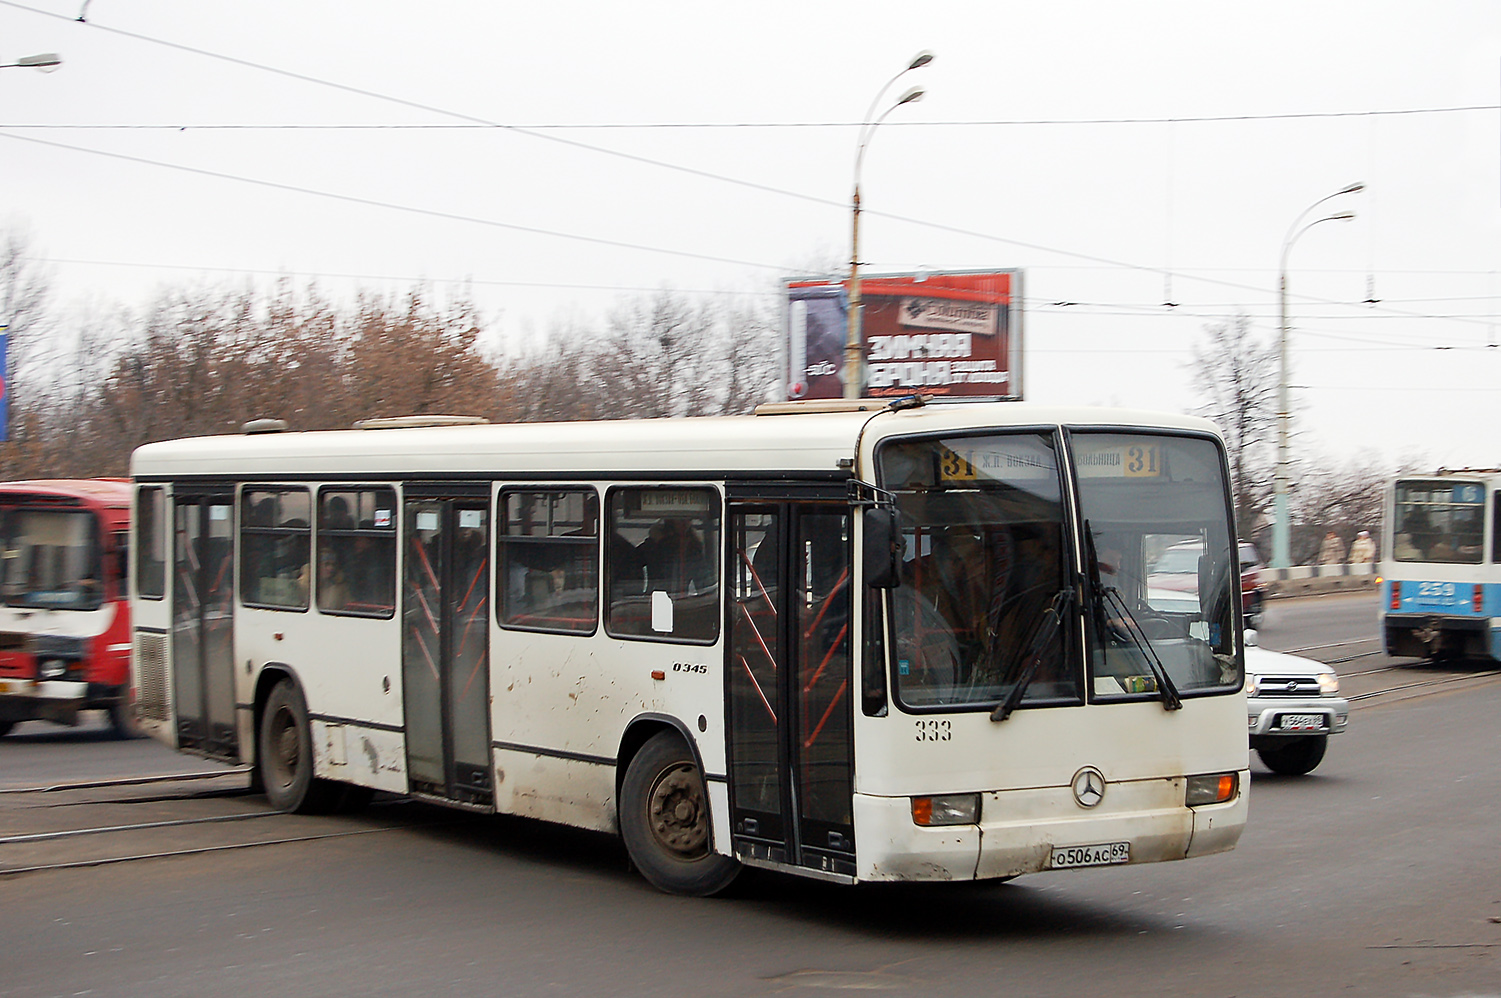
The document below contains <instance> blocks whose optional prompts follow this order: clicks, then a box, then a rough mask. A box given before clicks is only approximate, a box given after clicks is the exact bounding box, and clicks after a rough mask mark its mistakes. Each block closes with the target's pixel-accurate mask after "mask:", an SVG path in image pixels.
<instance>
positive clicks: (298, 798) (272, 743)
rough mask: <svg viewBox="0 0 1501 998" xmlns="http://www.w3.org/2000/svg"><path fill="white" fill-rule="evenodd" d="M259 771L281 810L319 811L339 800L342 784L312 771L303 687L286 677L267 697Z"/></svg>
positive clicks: (270, 797) (258, 753) (258, 751)
mask: <svg viewBox="0 0 1501 998" xmlns="http://www.w3.org/2000/svg"><path fill="white" fill-rule="evenodd" d="M255 767H256V772H257V773H258V774H259V775H260V778H261V783H262V785H263V786H264V788H265V791H266V799H267V800H269V801H270V802H271V806H272V807H274V808H276V809H277V810H278V811H286V812H288V813H291V814H320V813H323V812H326V811H328V810H330V809H331V808H332V807H333V806H334V805H335V804H337V803H338V798H339V791H340V790H341V789H342V787H340V785H339V784H337V783H333V782H331V781H328V780H320V779H318V778H317V777H315V776H314V775H313V735H312V730H311V728H310V727H309V726H308V717H307V703H306V702H305V701H304V700H303V698H302V691H301V690H299V689H298V688H297V686H296V684H294V683H292V682H291V681H290V680H286V679H283V680H282V681H281V682H279V683H277V684H276V686H274V687H273V688H272V690H271V694H270V695H269V696H268V697H266V708H265V710H264V711H262V713H261V730H260V736H259V739H258V741H257V743H256V754H255Z"/></svg>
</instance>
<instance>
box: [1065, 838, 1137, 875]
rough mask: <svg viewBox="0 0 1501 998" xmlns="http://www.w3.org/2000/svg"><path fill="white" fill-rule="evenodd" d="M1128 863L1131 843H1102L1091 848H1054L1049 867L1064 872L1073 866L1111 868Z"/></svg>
mask: <svg viewBox="0 0 1501 998" xmlns="http://www.w3.org/2000/svg"><path fill="white" fill-rule="evenodd" d="M1129 862H1131V843H1129V842H1104V843H1101V844H1100V845H1093V846H1054V847H1053V861H1052V863H1051V864H1049V865H1051V866H1052V868H1053V869H1055V870H1065V869H1068V868H1070V867H1074V866H1113V865H1114V864H1116V863H1129Z"/></svg>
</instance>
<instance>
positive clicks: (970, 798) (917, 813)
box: [912, 794, 980, 825]
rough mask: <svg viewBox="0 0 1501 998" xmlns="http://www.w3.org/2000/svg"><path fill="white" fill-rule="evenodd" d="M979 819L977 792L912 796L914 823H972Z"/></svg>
mask: <svg viewBox="0 0 1501 998" xmlns="http://www.w3.org/2000/svg"><path fill="white" fill-rule="evenodd" d="M979 820H980V795H979V794H943V795H941V796H932V797H914V798H912V823H913V824H914V825H973V824H976V823H977V822H978V821H979Z"/></svg>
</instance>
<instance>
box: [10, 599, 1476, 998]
mask: <svg viewBox="0 0 1501 998" xmlns="http://www.w3.org/2000/svg"><path fill="white" fill-rule="evenodd" d="M1333 599H1336V598H1333V597H1326V598H1324V599H1322V600H1319V601H1284V602H1283V603H1281V604H1280V605H1278V606H1276V607H1274V612H1272V613H1270V614H1269V615H1268V621H1267V625H1266V627H1264V628H1263V635H1264V637H1265V640H1264V643H1265V644H1267V646H1268V647H1283V648H1292V647H1307V646H1309V645H1318V644H1330V642H1328V641H1324V640H1319V639H1320V638H1322V637H1325V636H1328V635H1331V634H1337V633H1338V631H1337V630H1336V628H1338V627H1341V626H1346V625H1345V624H1341V623H1339V622H1338V620H1339V619H1343V618H1345V617H1352V618H1359V617H1360V616H1361V615H1363V614H1365V613H1366V612H1367V610H1370V624H1369V629H1370V630H1371V631H1373V630H1374V609H1373V607H1370V606H1366V605H1361V604H1360V603H1359V602H1358V598H1357V599H1356V600H1351V599H1350V598H1348V597H1340V598H1338V599H1344V600H1346V602H1345V603H1337V602H1330V600H1333ZM1294 603H1296V604H1297V605H1293V604H1294ZM1367 603H1369V600H1367ZM1325 614H1333V616H1334V617H1335V618H1338V619H1336V620H1335V621H1333V622H1329V621H1324V622H1319V621H1318V618H1320V617H1322V616H1323V615H1325ZM1310 620H1312V621H1314V622H1313V623H1310ZM1348 626H1350V627H1351V628H1352V629H1353V630H1354V631H1357V632H1358V630H1359V628H1360V626H1361V624H1360V623H1359V620H1358V619H1353V620H1351V621H1348ZM1279 628H1282V629H1283V630H1279ZM1306 628H1311V630H1305V629H1306ZM1310 633H1311V634H1312V638H1311V639H1310V638H1309V637H1308V636H1307V635H1308V634H1310ZM1355 637H1357V638H1358V637H1359V634H1358V633H1357V634H1355ZM1274 642H1275V643H1274ZM1288 642H1291V643H1288ZM1300 642H1301V643H1300ZM1358 647H1362V648H1363V647H1364V646H1358ZM1324 651H1325V652H1326V653H1327V657H1330V658H1331V659H1332V658H1337V657H1342V653H1341V652H1340V651H1339V650H1338V649H1337V648H1329V649H1324ZM1345 653H1348V646H1347V647H1346V651H1345ZM1318 657H1326V656H1325V655H1320V656H1318ZM1341 668H1342V670H1343V669H1344V668H1345V667H1344V666H1341ZM1350 668H1351V669H1352V671H1357V672H1358V671H1364V670H1371V671H1372V677H1373V678H1371V679H1370V680H1369V681H1370V682H1371V683H1375V684H1377V685H1376V686H1374V687H1373V688H1374V689H1378V690H1379V689H1382V688H1395V687H1398V686H1400V685H1402V684H1403V683H1405V682H1408V681H1410V680H1411V679H1413V678H1414V677H1420V678H1422V677H1426V676H1427V675H1428V674H1427V673H1425V672H1423V671H1422V670H1423V669H1424V668H1425V667H1423V666H1416V667H1414V666H1410V665H1406V664H1399V663H1392V662H1390V661H1389V660H1386V659H1385V658H1384V657H1382V656H1380V655H1379V654H1378V655H1366V654H1362V655H1360V657H1358V658H1356V659H1354V660H1352V662H1351V665H1350ZM1414 669H1416V670H1417V671H1414ZM1489 671H1490V670H1489V667H1488V666H1484V665H1474V666H1467V667H1462V668H1461V669H1459V670H1450V672H1449V673H1446V674H1452V675H1453V676H1454V677H1455V678H1454V679H1453V681H1452V682H1446V683H1444V684H1441V685H1437V686H1430V687H1425V688H1423V689H1422V690H1420V691H1417V692H1414V691H1407V692H1406V693H1403V694H1399V695H1391V696H1387V695H1376V696H1372V697H1369V698H1366V699H1362V700H1361V701H1359V703H1358V704H1357V711H1356V714H1355V716H1354V718H1353V720H1352V721H1351V726H1350V730H1349V731H1348V732H1347V733H1346V734H1344V735H1341V736H1339V737H1338V738H1336V739H1334V740H1333V741H1332V742H1331V746H1330V750H1329V753H1328V756H1327V757H1326V759H1325V760H1324V762H1323V763H1322V764H1321V765H1320V767H1319V768H1318V769H1317V770H1316V771H1315V772H1314V773H1313V774H1311V775H1310V776H1306V777H1300V778H1285V777H1277V776H1274V775H1271V774H1269V773H1267V772H1266V771H1265V770H1264V769H1261V768H1260V767H1259V766H1253V787H1252V790H1251V802H1252V803H1251V821H1250V826H1249V828H1248V830H1247V832H1246V835H1245V837H1244V838H1243V839H1242V842H1241V845H1240V847H1239V848H1238V849H1237V850H1235V851H1234V852H1232V853H1229V854H1226V855H1222V856H1215V857H1209V858H1206V859H1203V860H1197V861H1193V862H1187V863H1168V864H1157V865H1149V866H1140V867H1123V868H1114V869H1099V870H1091V871H1070V872H1060V873H1049V874H1039V875H1034V876H1030V877H1023V878H1021V879H1019V880H1016V881H1013V882H1011V883H1009V884H1004V885H1001V884H984V885H963V884H959V885H924V886H911V885H904V886H897V887H860V888H843V887H835V886H830V885H823V884H818V883H813V882H809V881H803V880H798V879H794V878H789V877H782V876H776V875H772V874H762V873H754V872H753V873H747V874H746V875H745V876H743V877H742V879H741V880H740V881H738V882H737V884H736V885H735V887H734V888H733V889H732V891H731V892H730V894H729V896H727V897H722V898H717V899H711V900H689V899H682V898H673V897H667V896H665V895H662V894H659V893H657V892H655V891H654V890H652V889H651V888H650V887H649V886H648V885H647V884H646V883H645V882H644V881H643V880H641V879H640V878H639V877H637V876H636V875H634V874H633V873H631V872H630V871H629V870H628V869H627V865H626V861H625V857H624V853H623V851H622V850H621V848H620V847H619V845H618V844H617V843H616V841H615V840H614V839H612V838H610V837H607V836H601V835H595V834H590V833H584V832H577V831H572V830H568V829H560V828H555V827H552V826H548V825H543V824H540V823H536V822H530V821H524V820H519V819H509V818H494V817H485V816H477V815H470V814H464V813H459V812H452V811H446V810H442V809H438V808H433V807H428V806H425V805H421V804H416V803H412V802H408V801H405V800H401V799H397V798H382V799H378V800H377V802H376V804H375V805H374V806H372V807H371V808H370V809H369V810H368V811H366V812H365V813H364V814H362V815H360V816H358V817H342V818H339V817H319V818H314V817H298V816H289V815H280V814H274V813H270V812H269V811H268V809H267V807H266V804H265V801H264V799H263V798H261V797H259V796H254V795H250V794H248V793H246V792H245V786H246V778H245V776H244V775H243V774H242V773H234V772H225V771H224V770H223V769H222V768H219V767H215V766H213V765H212V764H209V763H204V762H200V761H197V760H193V759H190V758H188V757H185V756H179V755H176V754H175V753H172V752H170V751H168V750H166V749H165V748H162V747H160V746H158V745H156V744H155V743H152V742H146V741H136V742H123V743H122V742H114V741H110V740H108V739H106V738H104V737H103V730H102V726H101V727H99V728H97V729H93V730H91V729H75V730H72V731H69V730H65V729H59V728H49V727H47V726H44V725H27V726H24V727H21V728H18V729H17V732H16V733H15V734H13V735H12V736H11V737H9V738H6V739H4V740H0V995H4V996H15V998H34V996H43V995H79V994H90V995H153V996H174V995H183V996H189V995H191V996H215V995H234V996H243V995H256V996H280V995H299V996H300V995H356V994H358V995H430V994H431V995H504V996H512V995H514V996H532V995H538V996H540V995H591V996H592V995H663V996H676V995H685V996H686V995H727V996H740V995H748V996H758V995H776V994H799V993H817V992H820V991H825V992H827V991H851V990H853V991H887V992H892V993H895V994H913V995H924V996H930V995H963V996H966V998H972V996H976V995H1039V996H1051V995H1059V996H1065V995H1066V996H1077V995H1095V994H1098V995H1160V994H1177V995H1240V996H1259V995H1268V996H1270V995H1278V996H1282V995H1291V994H1297V995H1382V996H1387V995H1417V996H1462V995H1463V996H1473V995H1494V994H1501V962H1498V954H1501V870H1498V864H1497V863H1496V862H1495V856H1496V854H1497V852H1498V836H1497V832H1496V829H1497V827H1501V768H1498V767H1497V766H1496V765H1495V763H1494V761H1493V760H1495V759H1496V758H1498V757H1501V726H1498V725H1497V724H1496V723H1495V718H1496V717H1497V715H1498V711H1501V677H1496V676H1491V675H1488V674H1487V673H1488V672H1489ZM1347 674H1349V673H1347ZM1383 677H1384V678H1383ZM1382 683H1384V684H1385V686H1381V685H1379V684H1382ZM151 772H156V773H174V774H187V773H215V772H218V773H223V774H224V775H219V776H213V777H211V778H208V779H197V780H185V781H178V782H167V783H161V784H143V785H137V786H123V787H92V788H89V787H85V788H79V789H72V790H66V789H60V790H51V791H45V792H44V791H37V790H25V788H32V787H41V786H48V785H56V784H58V783H62V782H67V781H74V780H77V779H78V778H79V776H84V777H86V778H87V779H94V778H100V777H103V776H108V775H114V776H119V775H125V774H127V773H138V774H146V773H151ZM18 790H25V792H17V791H18ZM205 819H213V820H205ZM184 822H192V823H184ZM152 823H158V824H156V827H152V828H146V829H139V828H137V829H135V830H130V831H108V832H99V833H96V834H90V835H75V834H67V835H65V836H62V837H56V833H64V832H72V831H73V830H76V829H80V828H103V827H116V828H117V827H119V826H124V825H132V826H139V825H143V824H152ZM49 835H51V836H54V837H47V836H49ZM39 836H40V837H39ZM151 857H155V858H151ZM101 861H107V862H104V863H103V865H92V864H98V863H100V862H101ZM67 864H80V865H76V866H68V865H67ZM26 867H43V869H38V870H36V871H35V872H29V873H24V872H9V873H7V872H6V871H17V870H20V869H23V868H26Z"/></svg>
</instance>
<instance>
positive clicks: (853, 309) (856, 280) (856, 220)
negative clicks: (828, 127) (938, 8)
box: [843, 50, 933, 399]
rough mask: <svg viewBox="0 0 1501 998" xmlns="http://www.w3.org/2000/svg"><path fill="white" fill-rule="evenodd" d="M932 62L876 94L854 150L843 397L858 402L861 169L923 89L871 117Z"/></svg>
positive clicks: (861, 379) (919, 60)
mask: <svg viewBox="0 0 1501 998" xmlns="http://www.w3.org/2000/svg"><path fill="white" fill-rule="evenodd" d="M932 61H933V53H932V52H929V51H926V50H924V51H922V52H919V53H917V55H916V56H914V57H913V58H912V61H911V62H910V63H909V64H908V65H907V68H906V69H903V70H902V71H901V72H900V73H897V74H896V75H895V76H893V77H892V78H891V79H889V80H887V81H886V85H885V86H883V87H881V89H880V90H878V91H876V97H875V100H873V101H871V102H870V109H869V110H867V111H866V112H865V117H864V118H862V119H861V122H862V123H861V125H860V135H859V139H860V142H859V146H858V148H857V149H856V151H855V194H854V197H853V199H852V200H851V207H852V209H853V211H852V212H851V217H852V221H851V223H850V317H849V322H848V323H847V326H848V330H849V331H848V335H847V336H846V338H845V341H844V372H843V374H844V397H845V398H847V399H857V398H859V397H860V396H861V395H863V394H864V393H865V351H864V350H863V349H862V348H861V345H860V325H861V323H860V320H861V313H862V310H863V308H864V304H865V303H864V300H863V299H862V298H861V297H860V167H861V166H862V165H863V164H864V162H865V147H866V145H867V144H869V142H870V139H871V136H872V135H874V134H875V131H876V126H877V125H879V124H880V123H881V122H883V121H885V120H886V115H888V114H890V113H891V112H892V111H895V110H896V109H897V108H899V107H901V106H902V105H903V104H911V103H912V102H913V101H917V100H922V96H923V92H924V91H923V89H922V88H921V87H913V88H912V89H910V90H908V91H907V92H906V93H904V94H902V95H901V96H900V97H898V98H897V100H896V103H895V104H892V105H891V106H890V107H888V108H887V109H886V110H885V111H883V112H881V116H880V117H879V118H877V119H875V120H874V121H872V120H871V115H873V114H875V113H876V106H877V105H878V104H880V103H881V97H882V95H884V94H885V93H886V91H887V90H889V89H891V85H892V84H893V83H895V82H896V81H897V80H899V79H901V78H902V76H903V75H904V74H906V73H908V72H910V71H912V70H914V69H919V68H921V67H923V66H926V65H927V64H928V63H930V62H932Z"/></svg>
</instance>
